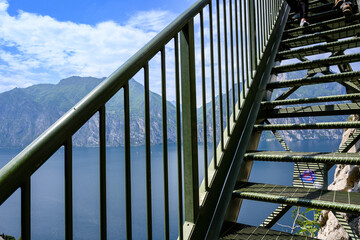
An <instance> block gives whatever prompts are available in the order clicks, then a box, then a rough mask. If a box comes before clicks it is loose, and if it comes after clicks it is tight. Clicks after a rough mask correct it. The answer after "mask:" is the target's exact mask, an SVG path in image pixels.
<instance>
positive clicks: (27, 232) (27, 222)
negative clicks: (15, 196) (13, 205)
mask: <svg viewBox="0 0 360 240" xmlns="http://www.w3.org/2000/svg"><path fill="white" fill-rule="evenodd" d="M30 194H31V180H30V176H29V177H28V178H27V179H26V181H25V182H24V184H23V185H22V186H21V239H23V240H30V239H31V203H30V201H31V196H30Z"/></svg>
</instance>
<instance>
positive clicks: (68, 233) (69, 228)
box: [64, 137, 73, 240]
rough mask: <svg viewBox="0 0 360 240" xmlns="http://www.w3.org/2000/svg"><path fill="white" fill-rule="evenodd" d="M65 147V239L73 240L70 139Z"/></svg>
mask: <svg viewBox="0 0 360 240" xmlns="http://www.w3.org/2000/svg"><path fill="white" fill-rule="evenodd" d="M64 147H65V150H64V151H65V154H64V155H65V239H66V240H72V239H73V181H72V174H73V171H72V169H73V168H72V138H71V137H70V138H69V139H68V140H67V141H66V142H65V144H64Z"/></svg>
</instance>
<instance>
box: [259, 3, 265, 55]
mask: <svg viewBox="0 0 360 240" xmlns="http://www.w3.org/2000/svg"><path fill="white" fill-rule="evenodd" d="M260 2H261V13H262V14H261V29H262V31H261V42H262V44H261V45H262V46H261V49H262V52H264V51H265V47H266V45H265V36H266V27H265V22H266V15H267V14H265V5H266V1H265V2H264V1H260Z"/></svg>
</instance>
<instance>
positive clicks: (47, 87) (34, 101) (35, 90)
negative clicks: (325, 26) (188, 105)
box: [0, 72, 346, 148]
mask: <svg viewBox="0 0 360 240" xmlns="http://www.w3.org/2000/svg"><path fill="white" fill-rule="evenodd" d="M301 74H303V73H302V72H297V73H295V74H293V75H284V76H280V77H282V78H286V79H291V78H299V77H301ZM103 80H104V78H103V79H99V78H92V77H87V78H84V77H70V78H67V79H63V80H61V81H60V82H59V83H58V84H39V85H34V86H31V87H28V88H25V89H20V88H16V89H13V90H11V91H8V92H4V93H1V94H0V101H1V103H2V104H1V105H0V147H1V148H9V147H11V148H16V147H25V146H27V145H28V144H29V143H30V142H31V141H33V140H34V139H35V138H36V137H38V136H39V135H40V134H41V133H42V132H43V131H44V130H46V129H47V128H48V127H49V126H50V125H51V124H53V123H54V122H55V121H56V120H57V119H59V118H60V117H61V116H62V115H63V114H64V113H66V112H67V111H68V110H69V109H70V108H71V107H72V106H74V105H75V104H76V103H77V102H78V101H80V100H81V99H82V98H83V97H84V96H85V95H86V94H88V93H89V92H90V91H91V90H92V89H94V88H95V87H96V86H97V85H98V84H99V83H101V81H103ZM235 88H237V87H236V86H235ZM309 91H312V90H310V89H307V88H306V87H302V88H301V89H299V90H298V91H297V92H296V93H295V94H294V95H293V96H291V97H290V98H303V97H306V96H308V95H312V94H313V93H310V92H309ZM316 91H317V93H316V94H317V95H318V96H322V95H329V94H332V93H336V94H342V93H344V91H345V90H344V88H343V87H341V86H339V85H338V84H337V85H336V84H328V85H325V86H324V87H323V88H318V89H317V90H316ZM230 92H231V90H230ZM279 94H280V93H279V92H274V94H273V95H274V96H277V95H279ZM229 96H230V104H231V103H232V99H231V96H232V93H230V94H229ZM215 102H216V103H215V106H216V119H217V120H216V126H217V127H216V129H217V134H216V136H217V141H218V140H219V137H220V132H219V129H220V128H219V125H220V121H219V118H220V117H219V116H220V111H219V109H220V104H219V96H217V97H216V100H215ZM211 105H212V104H211V103H208V104H206V116H207V124H206V126H207V136H208V141H209V142H212V140H213V138H212V136H213V128H212V108H211ZM225 106H226V101H225V94H224V95H223V109H224V112H223V117H224V129H225V125H226V107H225ZM150 108H151V109H150V115H151V116H150V127H151V133H150V134H151V143H152V144H161V143H162V126H161V124H162V105H161V96H160V95H158V94H156V93H153V92H151V93H150ZM123 109H124V102H123V91H122V90H121V91H120V92H119V93H118V94H116V95H115V96H114V97H113V98H112V99H111V100H110V101H109V102H108V103H107V104H106V110H107V111H106V119H107V122H106V125H107V128H106V129H107V130H106V131H107V145H108V146H122V145H123V144H124V131H123V130H124V120H123V119H124V118H123ZM231 109H232V106H230V111H232V110H231ZM197 117H198V124H199V126H198V140H199V142H202V141H203V130H202V125H203V120H202V108H201V107H200V108H198V114H197ZM344 117H345V118H346V116H344ZM340 118H342V117H340ZM322 120H323V121H340V120H342V119H339V117H336V118H331V119H330V118H328V117H324V118H323V119H322ZM130 121H131V122H130V124H131V143H132V144H133V145H143V144H144V143H145V120H144V87H143V85H141V84H140V83H138V82H136V81H135V80H131V81H130ZM270 121H272V120H270ZM288 121H289V120H288V119H280V120H277V123H288ZM296 121H298V122H301V123H303V122H312V121H314V119H313V118H308V119H302V118H297V119H296ZM167 123H168V141H169V143H174V142H175V141H176V111H175V107H174V104H173V103H170V102H168V103H167ZM98 125H99V123H98V117H97V114H95V116H94V117H92V118H91V119H90V120H89V121H88V122H87V123H86V124H85V125H84V126H83V127H82V128H81V129H80V130H79V131H78V132H77V133H76V134H75V135H74V138H73V142H74V146H96V145H97V144H98V135H99V134H98ZM263 134H271V133H270V132H264V133H263ZM280 134H282V136H283V138H284V139H285V140H290V141H296V140H302V139H314V138H315V139H319V138H322V139H334V138H340V137H341V134H342V133H341V130H327V131H324V130H311V131H281V132H280Z"/></svg>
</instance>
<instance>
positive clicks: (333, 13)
mask: <svg viewBox="0 0 360 240" xmlns="http://www.w3.org/2000/svg"><path fill="white" fill-rule="evenodd" d="M342 16H343V13H342V12H341V11H340V10H337V9H331V10H329V11H324V12H321V13H316V14H311V15H309V17H308V18H307V20H308V21H309V22H310V23H318V22H323V21H327V20H330V19H334V18H338V17H342ZM298 25H299V21H298V20H290V21H288V22H287V23H286V28H287V29H288V28H291V27H293V26H298ZM310 26H311V25H310ZM310 26H309V27H310Z"/></svg>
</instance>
